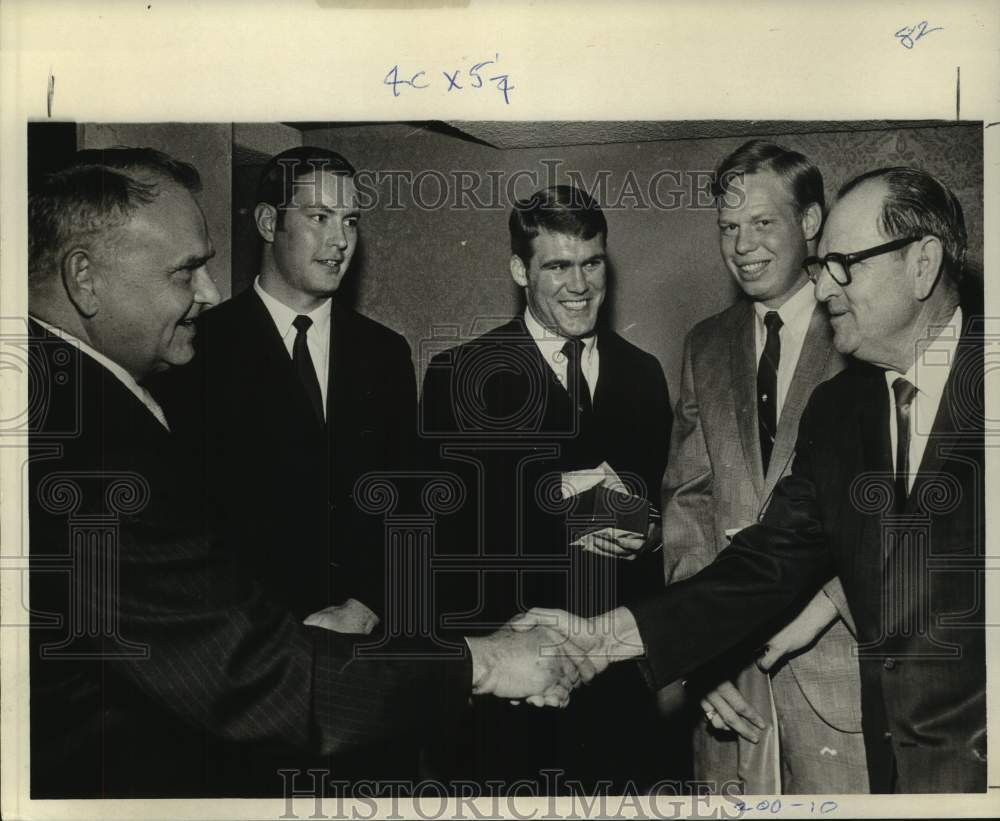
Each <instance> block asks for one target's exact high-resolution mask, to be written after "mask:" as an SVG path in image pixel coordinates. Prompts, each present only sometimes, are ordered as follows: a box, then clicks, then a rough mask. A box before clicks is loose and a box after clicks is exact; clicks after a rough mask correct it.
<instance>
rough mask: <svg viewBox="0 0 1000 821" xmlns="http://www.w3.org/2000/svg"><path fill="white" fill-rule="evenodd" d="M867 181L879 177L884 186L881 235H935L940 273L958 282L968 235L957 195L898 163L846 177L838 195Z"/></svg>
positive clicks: (913, 169) (898, 236)
mask: <svg viewBox="0 0 1000 821" xmlns="http://www.w3.org/2000/svg"><path fill="white" fill-rule="evenodd" d="M869 180H880V181H881V182H883V183H884V184H885V187H886V195H885V199H884V201H883V202H882V211H881V213H880V214H879V220H878V225H879V230H880V231H881V232H882V233H883V234H884V235H885V237H886V238H887V239H896V238H901V237H908V236H926V235H928V234H930V235H933V236H935V237H937V238H938V239H939V240H940V241H941V247H942V249H943V250H944V259H943V261H942V269H943V273H944V275H945V277H947V278H948V279H949V280H950V282H951V284H952V285H954V286H958V285H960V284H961V282H962V280H963V278H964V277H965V257H966V251H967V245H968V236H967V234H966V231H965V217H964V216H963V214H962V205H961V203H959V201H958V198H957V197H956V196H955V195H954V194H953V193H952V192H951V190H950V189H949V188H948V187H947V186H946V185H945V184H944V183H942V182H941V181H940V180H939V179H937V178H936V177H934V176H932V175H930V174H928V173H927V172H926V171H920V170H919V169H917V168H909V167H907V166H900V165H897V166H892V167H891V168H876V169H875V170H874V171H868V172H866V173H864V174H861V175H860V176H857V177H855V178H854V179H853V180H849V181H848V182H846V183H844V185H843V187H842V188H841V189H840V193H839V194H838V198H843V197H844V196H845V195H847V194H849V193H850V192H851V191H853V190H854V189H855V188H857V187H858V186H859V185H861V184H862V183H865V182H868V181H869Z"/></svg>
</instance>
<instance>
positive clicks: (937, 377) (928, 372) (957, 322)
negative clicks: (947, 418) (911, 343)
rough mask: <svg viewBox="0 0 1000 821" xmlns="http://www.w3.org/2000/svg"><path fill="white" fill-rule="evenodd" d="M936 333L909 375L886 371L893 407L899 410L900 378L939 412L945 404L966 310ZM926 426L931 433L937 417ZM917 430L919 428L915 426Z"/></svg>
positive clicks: (938, 327) (952, 316) (959, 310)
mask: <svg viewBox="0 0 1000 821" xmlns="http://www.w3.org/2000/svg"><path fill="white" fill-rule="evenodd" d="M934 330H936V331H938V335H937V336H936V337H934V339H933V340H932V341H931V343H930V344H929V345H928V346H927V347H926V348H925V349H924V351H923V353H922V354H921V355H920V358H919V359H917V361H916V362H914V363H913V364H912V365H911V366H910V369H909V370H908V371H907V372H906V373H902V374H901V373H899V372H898V371H893V370H887V371H886V372H885V384H886V385H887V386H888V388H889V394H890V395H891V396H893V408H894V409H895V406H896V405H895V401H896V400H895V394H893V391H892V383H893V382H895V381H896V380H897V379H898V378H899V377H900V376H902V377H903V378H904V379H906V380H907V381H908V382H909V383H910V384H911V385H913V386H914V387H915V388H916V389H917V394H916V397H915V398H914V399H915V400H916V399H921V400H922V399H925V398H926V399H928V400H930V401H931V402H933V404H934V408H935V412H936V410H937V406H938V405H939V404H940V403H941V396H942V395H943V394H944V386H945V383H946V382H947V381H948V374H949V373H951V363H952V362H953V361H954V359H955V351H956V349H957V348H958V339H959V337H960V336H961V335H962V309H961V308H956V309H955V313H953V314H952V315H951V319H949V320H948V321H947V322H946V323H945V324H944V325H940V326H935V328H934ZM924 421H925V422H926V424H924V425H921V426H920V427H921V428H923V429H924V430H923V432H924V434H925V435H926V434H927V433H928V432H930V427H931V425H932V424H934V419H933V417H932V418H931V419H926V417H925V420H924ZM914 427H917V426H916V425H914Z"/></svg>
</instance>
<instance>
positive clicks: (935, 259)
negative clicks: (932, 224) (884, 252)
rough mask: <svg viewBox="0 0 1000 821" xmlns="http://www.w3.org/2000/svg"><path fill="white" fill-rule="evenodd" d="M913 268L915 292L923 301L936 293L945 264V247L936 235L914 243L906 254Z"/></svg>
mask: <svg viewBox="0 0 1000 821" xmlns="http://www.w3.org/2000/svg"><path fill="white" fill-rule="evenodd" d="M906 259H907V262H908V264H909V265H910V266H911V268H912V270H913V289H914V290H913V293H914V296H916V298H917V299H919V300H920V301H921V302H923V301H924V300H925V299H927V298H928V297H930V295H931V294H933V293H934V286H936V285H937V283H938V280H939V279H940V278H941V268H942V266H943V265H944V248H943V247H942V246H941V240H939V239H938V238H937V237H935V236H930V235H929V236H926V237H924V238H923V239H921V240H918V241H917V242H915V243H913V247H912V248H910V249H909V252H908V253H907V255H906Z"/></svg>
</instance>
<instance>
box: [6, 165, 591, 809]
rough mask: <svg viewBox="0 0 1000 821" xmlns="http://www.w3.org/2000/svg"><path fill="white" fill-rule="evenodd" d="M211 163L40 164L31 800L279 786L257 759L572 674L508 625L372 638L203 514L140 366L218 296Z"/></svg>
mask: <svg viewBox="0 0 1000 821" xmlns="http://www.w3.org/2000/svg"><path fill="white" fill-rule="evenodd" d="M199 185H200V181H199V175H198V172H197V171H196V170H195V169H194V168H192V167H191V166H189V165H187V164H185V163H183V162H179V161H177V160H175V159H173V158H172V157H169V156H167V155H165V154H162V153H160V152H158V151H154V150H152V149H144V148H136V149H132V148H112V149H106V150H86V151H81V152H78V153H77V154H76V155H75V156H74V157H73V159H72V161H71V162H70V164H69V165H68V166H67V167H65V168H61V169H60V170H58V171H54V172H52V173H50V174H46V175H44V176H41V177H39V178H37V179H36V178H34V177H33V178H32V179H31V180H30V182H29V207H28V226H29V260H28V271H29V273H28V290H29V310H30V313H31V316H30V319H29V321H28V323H27V336H26V339H25V340H24V346H25V347H26V348H27V352H28V359H29V364H30V374H31V378H30V379H28V380H27V382H28V402H27V405H26V413H27V416H28V421H29V430H30V438H29V444H30V454H31V459H30V463H29V466H28V467H29V472H28V479H29V485H28V488H27V489H26V490H25V497H26V502H27V503H28V505H29V512H30V524H31V528H30V540H31V544H30V553H31V572H30V585H31V591H30V592H31V632H30V643H31V651H32V652H31V680H30V686H31V735H30V742H31V797H32V798H33V799H41V798H46V799H53V798H127V797H133V798H135V797H157V798H177V797H191V796H234V795H236V796H249V795H280V794H281V793H282V790H283V789H284V788H287V786H288V785H287V784H286V782H285V780H284V779H283V778H282V777H281V776H280V775H279V773H278V772H277V771H276V769H275V768H274V767H273V766H272V767H271V768H270V769H267V768H266V767H265V768H263V769H258V768H256V764H258V763H260V762H271V763H273V762H274V761H280V762H282V763H284V764H286V765H289V764H290V763H291V762H293V761H294V760H295V758H296V756H297V755H306V754H308V753H313V754H323V755H333V754H341V756H344V755H346V756H348V757H349V758H353V757H354V756H364V755H366V753H365V750H366V749H371V748H374V749H375V750H376V751H378V750H380V749H382V748H384V747H386V746H390V747H392V748H399V747H403V746H406V745H407V744H409V745H410V746H411V747H415V745H416V743H417V741H418V740H419V739H421V738H423V737H424V736H425V734H427V733H429V732H435V731H439V730H440V728H441V727H442V726H443V725H445V724H447V722H448V717H449V715H454V714H456V713H459V712H460V709H461V708H462V706H463V705H464V704H465V703H466V701H467V700H468V697H469V695H470V692H479V693H488V692H496V693H497V694H498V695H501V696H504V697H519V696H527V697H529V698H530V697H532V696H539V698H538V699H534V700H535V702H536V703H538V702H539V700H545V699H548V702H547V703H560V702H561V701H562V700H564V698H565V696H566V695H567V689H568V688H570V687H571V686H572V685H573V684H574V683H576V682H578V681H579V680H580V679H579V675H577V674H576V673H574V672H572V671H571V670H569V668H568V667H566V666H565V664H563V663H562V662H561V661H559V660H558V659H555V658H553V657H552V656H551V655H549V656H548V657H545V658H543V657H542V653H543V651H542V646H543V645H545V644H551V643H552V642H553V640H554V639H553V637H552V636H548V637H547V638H546V636H544V635H542V634H539V635H538V636H534V637H533V638H532V639H531V640H530V641H528V642H518V641H517V636H516V635H514V634H513V633H511V631H509V630H508V631H503V632H502V633H500V634H498V635H495V636H492V637H476V638H470V639H469V641H468V644H467V647H468V649H469V652H468V653H466V654H465V655H464V657H463V656H462V654H450V655H446V656H442V655H440V654H439V653H438V650H439V648H437V647H436V646H433V645H429V644H424V645H423V649H424V650H425V651H426V653H427V654H428V655H429V656H430V657H425V658H424V659H422V660H421V659H414V658H413V656H412V654H413V652H414V650H415V649H416V648H415V647H414V646H413V645H409V644H408V645H407V647H406V648H405V650H406V653H405V654H404V655H403V656H402V657H387V655H382V656H379V657H377V658H372V657H369V658H360V657H358V656H357V655H356V654H355V649H356V639H357V637H349V636H346V635H343V634H342V633H338V632H333V631H330V630H325V629H320V627H318V626H311V625H310V626H306V625H303V624H302V622H301V618H297V617H296V616H295V615H293V614H292V612H291V611H290V609H289V608H288V607H283V606H282V605H281V603H280V602H278V601H276V599H277V596H276V595H275V588H274V586H273V585H269V584H267V580H266V579H261V578H259V577H258V578H255V577H254V574H251V573H248V572H247V570H248V566H247V562H246V561H245V558H244V556H243V551H242V545H239V544H236V545H232V544H226V543H225V541H220V540H217V539H213V538H210V536H209V535H208V534H206V532H205V530H204V522H203V521H202V517H201V511H202V499H201V494H200V477H199V476H198V475H193V470H192V465H191V463H190V461H188V460H186V459H185V458H184V453H183V451H182V449H181V448H180V447H178V441H177V437H176V434H175V432H173V431H172V430H171V429H170V426H169V423H168V421H167V418H166V415H165V414H164V412H163V410H162V409H161V407H160V406H159V404H158V403H157V402H156V400H155V398H154V397H153V396H152V395H151V394H150V393H149V391H148V390H147V389H146V387H145V386H146V385H147V384H148V382H149V380H150V379H151V378H152V377H153V375H154V374H157V373H162V372H169V370H170V369H173V368H182V367H187V365H186V364H185V363H187V362H189V360H191V358H192V356H193V355H194V349H193V347H192V341H193V339H194V338H195V324H194V322H193V320H194V319H195V318H196V317H198V316H199V315H201V312H202V310H203V309H204V308H206V307H208V306H211V305H212V304H213V303H215V302H216V301H217V300H218V298H219V294H218V291H217V290H216V287H215V285H214V284H213V282H212V279H211V277H210V275H209V273H208V268H207V263H208V260H209V259H210V258H211V257H212V255H213V246H212V242H211V239H210V237H209V234H208V229H207V226H206V222H205V217H204V214H203V213H202V211H201V208H200V206H199V205H198V202H197V200H196V199H195V197H194V192H195V191H196V190H197V189H198V187H199ZM275 512H276V513H279V512H280V511H275ZM276 552H277V551H276ZM389 653H390V648H386V654H389ZM584 674H585V675H586V671H584ZM550 687H552V688H553V689H552V691H551V692H549V693H546V690H547V689H548V688H550ZM272 756H274V757H272ZM310 761H312V762H313V763H314V764H319V766H322V764H321V763H319V762H317V759H310ZM319 761H322V759H320V760H319ZM252 762H253V765H252ZM307 780H308V779H307ZM296 783H297V785H298V786H300V787H301V779H297V780H296ZM314 786H315V788H316V789H317V791H318V790H319V789H320V785H319V784H315V783H314Z"/></svg>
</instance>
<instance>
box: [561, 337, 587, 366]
mask: <svg viewBox="0 0 1000 821" xmlns="http://www.w3.org/2000/svg"><path fill="white" fill-rule="evenodd" d="M582 353H583V340H582V339H567V340H566V344H564V345H563V346H562V355H563V356H565V357H566V359H567V361H569V362H578V361H579V360H580V354H582Z"/></svg>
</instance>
